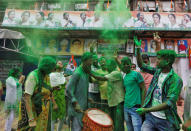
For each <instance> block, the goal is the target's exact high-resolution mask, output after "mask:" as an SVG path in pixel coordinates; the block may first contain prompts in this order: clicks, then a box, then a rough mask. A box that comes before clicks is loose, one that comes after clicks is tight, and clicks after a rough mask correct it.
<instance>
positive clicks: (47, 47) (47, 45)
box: [43, 39, 58, 55]
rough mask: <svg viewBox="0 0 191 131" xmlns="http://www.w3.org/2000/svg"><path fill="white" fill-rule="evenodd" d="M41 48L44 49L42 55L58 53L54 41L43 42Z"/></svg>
mask: <svg viewBox="0 0 191 131" xmlns="http://www.w3.org/2000/svg"><path fill="white" fill-rule="evenodd" d="M43 47H44V54H47V55H51V54H57V52H58V48H57V40H56V39H48V40H46V42H45V40H44V42H43Z"/></svg>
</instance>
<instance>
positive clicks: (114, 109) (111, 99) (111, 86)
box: [90, 59, 125, 131]
mask: <svg viewBox="0 0 191 131" xmlns="http://www.w3.org/2000/svg"><path fill="white" fill-rule="evenodd" d="M106 65H107V69H108V72H109V74H108V75H105V76H102V75H99V74H96V73H94V72H92V73H90V74H91V75H92V77H94V78H95V79H98V80H102V81H107V82H108V88H107V98H108V105H109V110H110V111H109V112H110V113H109V114H110V116H111V118H112V120H113V123H114V131H124V111H123V105H124V96H125V90H124V87H123V77H122V74H121V72H120V71H118V70H117V63H116V62H115V60H113V59H109V60H107V62H106Z"/></svg>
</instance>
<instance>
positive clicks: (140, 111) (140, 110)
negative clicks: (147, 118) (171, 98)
mask: <svg viewBox="0 0 191 131" xmlns="http://www.w3.org/2000/svg"><path fill="white" fill-rule="evenodd" d="M136 112H137V113H138V114H139V115H142V114H145V113H146V112H147V108H139V109H137V110H136Z"/></svg>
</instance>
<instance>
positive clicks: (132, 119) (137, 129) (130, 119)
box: [124, 107, 142, 131]
mask: <svg viewBox="0 0 191 131" xmlns="http://www.w3.org/2000/svg"><path fill="white" fill-rule="evenodd" d="M137 109H138V108H135V107H133V108H127V107H124V117H125V122H126V125H127V130H128V131H141V125H142V118H141V116H140V115H139V114H137V112H136V110H137Z"/></svg>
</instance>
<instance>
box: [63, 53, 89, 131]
mask: <svg viewBox="0 0 191 131" xmlns="http://www.w3.org/2000/svg"><path fill="white" fill-rule="evenodd" d="M81 61H82V64H81V65H80V66H79V67H78V68H77V69H76V70H75V72H74V73H73V75H72V77H71V79H70V80H69V83H68V84H67V86H66V92H67V97H68V99H69V101H68V116H69V119H70V120H71V121H72V125H71V126H72V131H81V130H82V127H83V123H82V118H83V111H85V110H87V109H88V86H89V74H88V72H90V70H91V65H92V54H91V53H90V52H86V53H84V54H83V55H82V58H81Z"/></svg>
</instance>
